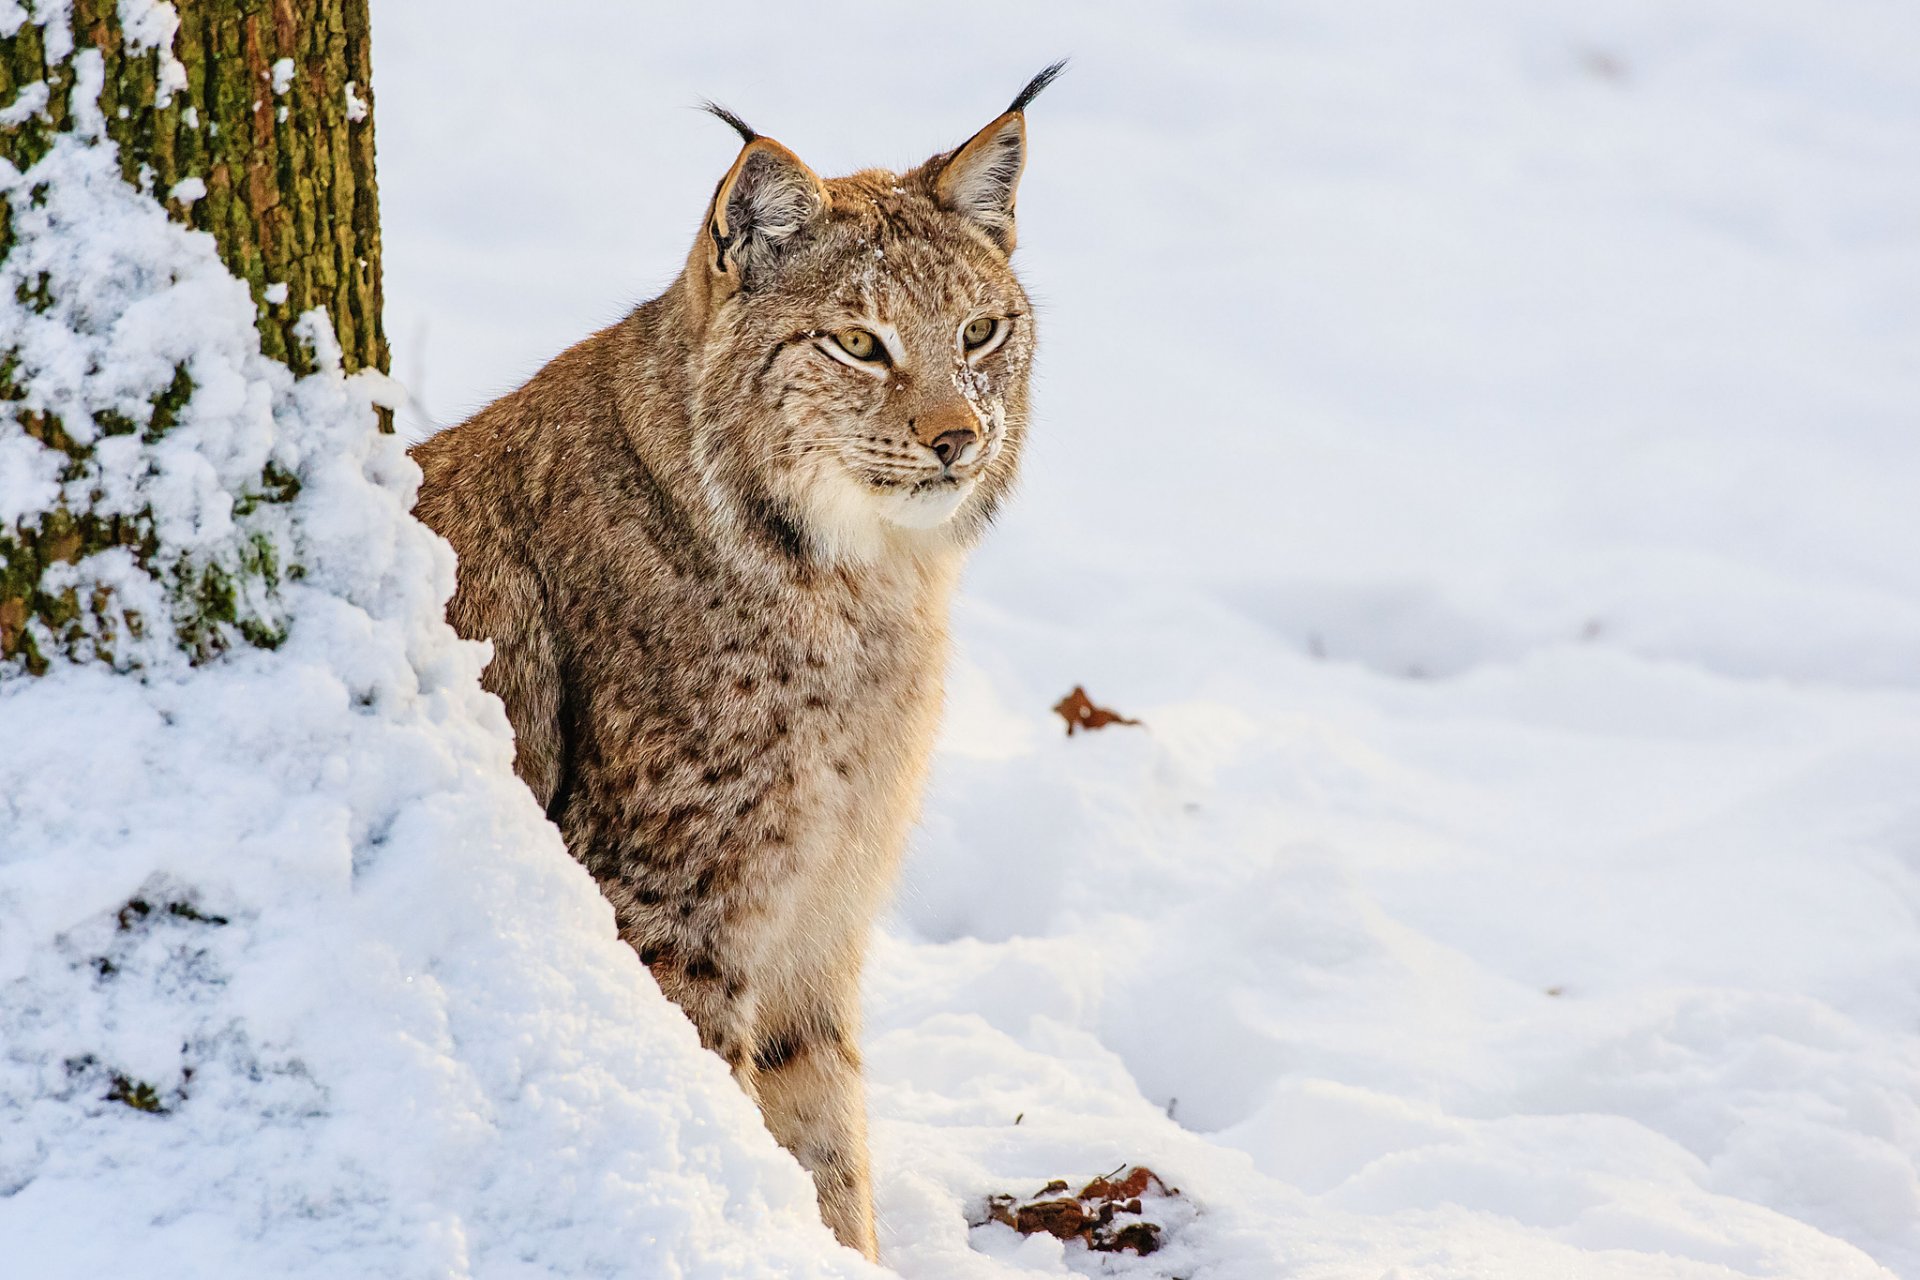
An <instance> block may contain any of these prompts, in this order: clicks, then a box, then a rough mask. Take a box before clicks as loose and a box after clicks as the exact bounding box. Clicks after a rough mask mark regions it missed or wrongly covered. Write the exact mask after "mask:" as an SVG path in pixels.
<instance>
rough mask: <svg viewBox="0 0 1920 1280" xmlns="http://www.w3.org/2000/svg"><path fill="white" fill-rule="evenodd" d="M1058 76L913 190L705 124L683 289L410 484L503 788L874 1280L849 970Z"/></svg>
mask: <svg viewBox="0 0 1920 1280" xmlns="http://www.w3.org/2000/svg"><path fill="white" fill-rule="evenodd" d="M1059 71H1060V65H1059V64H1056V65H1055V66H1052V67H1049V68H1047V69H1046V70H1045V71H1043V72H1041V73H1040V74H1039V75H1038V76H1036V77H1035V78H1034V79H1033V81H1032V82H1031V83H1029V84H1028V85H1027V87H1026V88H1025V89H1024V90H1022V91H1021V93H1020V95H1019V96H1018V97H1017V98H1015V99H1014V101H1013V104H1012V105H1011V106H1010V107H1009V108H1008V109H1007V111H1006V112H1005V113H1004V114H1002V115H1001V116H999V117H998V118H997V119H995V120H994V121H993V122H992V123H991V124H989V125H987V127H986V128H984V129H982V130H981V131H980V132H979V133H978V134H976V135H974V137H973V138H972V139H971V140H969V141H968V142H967V143H966V144H965V145H963V146H961V147H959V148H958V149H956V150H954V151H950V152H945V153H942V154H940V155H936V156H934V157H933V158H932V159H931V160H928V161H927V162H926V163H925V164H922V165H920V166H919V167H918V168H915V169H912V170H910V171H908V172H906V173H902V174H895V173H890V172H887V171H885V170H880V169H869V170H866V171H864V172H861V173H856V174H853V175H851V176H850V177H845V178H835V179H830V180H822V179H821V178H819V177H818V176H816V175H815V174H814V172H813V171H812V170H811V169H809V168H808V167H807V166H806V165H805V164H804V163H802V162H801V160H800V159H799V157H798V156H796V155H795V154H794V153H793V152H791V151H789V150H788V149H787V148H786V147H784V146H782V145H780V144H779V143H777V142H775V141H773V140H772V139H770V138H765V137H762V136H760V135H759V134H757V133H755V132H754V131H753V130H752V129H751V128H749V127H748V126H747V125H746V124H744V123H743V122H741V121H740V120H739V119H738V118H737V117H735V116H733V115H732V114H731V113H729V112H727V111H725V110H724V109H722V108H719V107H711V106H710V109H711V110H712V111H713V112H714V113H715V114H716V115H719V116H720V117H721V118H722V119H724V120H726V121H727V122H728V123H729V124H730V125H732V126H733V127H734V128H735V129H736V130H737V131H738V132H739V134H740V136H741V138H742V140H743V146H742V148H741V151H740V153H739V156H738V158H737V159H735V161H734V162H733V165H732V166H731V167H730V168H729V169H728V170H727V172H726V174H725V176H724V177H722V178H721V180H720V183H719V186H718V187H717V188H716V190H715V192H714V195H713V198H712V200H711V201H710V202H709V204H708V206H707V214H706V218H705V220H704V221H703V222H702V223H701V226H700V230H699V233H698V235H697V236H696V237H695V242H694V245H693V248H692V251H691V252H690V253H689V255H688V257H687V261H686V267H685V269H684V270H683V271H682V273H681V274H680V276H679V277H678V278H677V279H676V280H675V281H674V282H673V284H672V285H671V286H670V287H668V289H667V290H666V292H664V293H663V294H661V295H660V296H659V297H658V298H655V299H654V300H653V301H651V302H648V303H646V304H644V305H642V306H641V307H639V308H638V309H636V310H635V311H634V312H633V313H632V314H630V315H628V316H627V317H626V318H625V319H624V320H622V321H620V322H619V323H617V324H615V325H613V326H611V327H609V328H607V329H604V330H602V331H601V332H599V333H597V334H594V335H593V336H591V337H589V338H587V339H586V340H584V341H582V342H581V343H579V344H578V345H576V346H574V347H573V348H571V349H570V350H568V351H566V352H564V353H562V354H561V355H560V356H558V357H557V358H555V359H554V360H553V362H552V363H550V364H548V365H547V366H546V367H545V368H544V369H542V370H541V371H540V372H539V373H538V374H536V375H535V376H534V377H533V379H532V380H531V381H529V382H528V383H527V384H526V385H525V386H524V387H522V388H520V389H519V390H518V391H515V392H513V393H512V394H510V395H507V396H505V397H503V398H502V399H500V400H497V401H495V402H494V403H493V404H491V405H489V406H488V407H487V408H485V409H484V410H482V411H481V412H480V413H478V414H477V415H475V416H474V417H473V418H471V419H469V420H468V421H466V422H464V423H462V424H460V425H459V426H457V427H453V428H451V429H450V430H447V431H445V432H443V433H441V434H439V435H437V436H435V437H433V438H432V439H431V440H429V441H427V442H426V443H424V444H422V445H420V446H418V447H417V448H416V449H415V451H414V456H415V458H416V459H417V460H418V461H419V463H420V466H421V468H422V469H423V470H424V472H425V482H424V485H423V488H422V491H421V497H420V503H419V513H420V515H421V517H422V518H423V519H424V520H425V521H426V522H427V523H428V524H429V525H431V526H432V527H433V528H435V529H436V530H438V531H439V532H440V533H441V534H442V535H444V536H445V537H446V538H447V539H448V541H450V542H451V543H452V544H453V546H454V549H455V551H456V552H457V553H458V555H459V587H458V590H457V591H456V593H455V595H454V597H453V600H452V603H451V604H450V605H449V606H448V616H449V618H450V620H451V622H452V623H453V625H454V627H455V628H456V629H457V630H458V631H460V632H461V633H462V634H463V635H467V636H471V637H481V638H485V639H488V640H491V641H492V642H493V659H492V662H491V664H490V665H489V666H488V668H487V672H486V677H485V683H486V685H487V687H488V688H489V689H491V690H492V691H493V692H494V693H496V694H498V695H499V697H500V698H501V700H502V702H504V703H505V705H506V710H507V715H508V718H509V719H510V720H511V722H512V724H513V729H514V733H515V735H516V748H515V752H516V754H515V760H514V766H515V769H516V770H517V771H518V773H519V774H520V776H521V778H523V779H524V780H525V781H526V783H527V785H528V786H529V787H530V788H531V789H532V790H533V793H534V795H535V796H536V797H538V798H539V800H540V801H541V803H543V804H544V805H545V806H546V809H547V813H548V815H549V816H550V817H551V818H552V820H553V821H554V823H555V824H557V825H558V827H559V829H560V831H561V833H562V834H563V835H564V836H565V838H566V842H567V847H568V848H569V850H571V851H572V853H573V856H574V857H576V858H577V859H579V860H580V862H582V863H583V864H584V865H585V866H586V868H587V869H588V870H589V871H590V872H592V873H593V875H594V876H595V878H596V879H597V880H598V881H599V884H600V887H601V889H602V890H603V891H604V892H605V894H606V896H607V898H608V899H609V900H610V901H611V902H612V904H613V908H614V914H615V918H616V921H617V923H618V927H619V930H620V936H621V937H622V938H624V939H625V940H626V941H627V942H628V943H630V944H631V945H632V946H633V947H634V949H635V950H636V951H638V952H639V954H640V958H641V960H642V961H643V962H645V964H646V965H647V967H648V968H649V969H650V970H651V972H652V973H653V976H654V978H655V979H656V980H657V981H658V982H659V984H660V988H661V990H662V991H664V992H665V993H666V994H667V995H668V996H669V997H670V998H672V999H673V1000H674V1001H676V1002H677V1003H678V1004H679V1005H680V1007H681V1008H682V1009H684V1010H685V1011H686V1013H687V1015H688V1016H689V1017H690V1018H691V1019H692V1021H693V1023H694V1025H695V1027H697V1028H698V1030H699V1033H700V1038H701V1042H702V1043H703V1044H704V1045H706V1047H707V1048H709V1049H711V1050H712V1051H713V1052H714V1053H717V1054H719V1055H720V1056H721V1057H722V1058H724V1059H725V1060H726V1062H727V1063H728V1064H729V1066H730V1067H731V1069H732V1071H733V1074H734V1076H735V1078H736V1079H737V1080H738V1081H739V1083H740V1086H741V1088H743V1089H744V1090H745V1091H746V1093H747V1094H748V1095H749V1096H750V1097H752V1098H753V1099H754V1100H755V1101H756V1102H757V1103H758V1105H759V1107H760V1110H761V1114H762V1115H763V1116H764V1118H765V1120H766V1124H767V1128H768V1129H769V1130H770V1131H771V1132H772V1134H773V1136H774V1137H775V1138H776V1139H777V1140H778V1141H779V1142H780V1143H781V1144H782V1145H783V1146H785V1147H786V1148H787V1149H788V1150H790V1151H791V1152H792V1153H793V1154H794V1156H795V1157H796V1158H797V1159H798V1160H799V1162H800V1163H801V1165H802V1166H804V1167H805V1168H806V1169H807V1170H809V1171H810V1172H811V1174H812V1176H813V1179H814V1185H815V1188H816V1190H817V1194H818V1197H819V1201H820V1209H821V1214H822V1217H823V1218H824V1219H825V1221H826V1223H827V1225H828V1226H829V1227H831V1228H832V1229H833V1231H834V1233H835V1234H836V1235H837V1236H838V1237H839V1239H840V1240H841V1241H842V1242H844V1243H845V1244H848V1245H850V1246H852V1247H854V1248H856V1249H858V1250H860V1251H861V1252H862V1253H864V1254H866V1255H867V1256H868V1257H869V1258H871V1257H874V1256H875V1250H876V1242H875V1235H874V1222H873V1206H872V1194H871V1189H870V1184H869V1177H868V1161H867V1141H866V1115H865V1098H864V1094H863V1089H862V1083H861V1079H860V1056H859V1052H858V1049H857V1047H856V1045H857V1039H858V1024H859V975H860V967H861V963H862V960H863V953H864V949H865V943H866V938H867V934H868V932H869V930H870V928H871V926H872V922H873V919H874V916H875V914H876V912H877V911H878V909H879V907H880V905H881V903H882V900H883V898H884V897H885V895H886V894H887V893H888V892H889V889H890V886H891V882H892V879H893V876H894V873H895V869H896V865H897V863H898V860H899V858H900V855H901V850H902V847H903V845H904V843H905V839H906V835H907V831H908V828H909V826H910V825H911V823H912V822H913V820H914V818H915V816H916V811H917V809H918V806H919V797H920V789H921V784H922V781H923V778H924V775H925V773H926V769H927V764H928V757H929V755H930V753H931V749H932V742H933V737H934V731H935V727H936V721H937V719H938V715H939V711H940V702H941V678H942V671H943V667H944V663H945V654H946V646H947V636H946V627H947V624H946V618H947V610H948V599H949V597H950V596H951V594H952V592H953V588H954V583H955V579H956V577H957V575H958V573H959V570H960V567H961V561H962V558H963V556H964V554H965V552H966V550H967V549H968V548H969V547H970V546H971V545H972V544H973V543H974V542H975V540H976V539H978V538H979V537H980V535H981V533H982V531H983V530H984V529H985V528H986V527H987V525H988V523H989V522H990V521H991V520H992V519H993V516H994V512H995V510H996V509H997V508H998V507H999V506H1000V505H1001V503H1002V502H1003V501H1004V500H1005V499H1006V497H1007V495H1008V492H1009V490H1010V488H1011V486H1012V484H1013V480H1014V472H1015V469H1016V466H1017V464H1018V462H1019V459H1020V451H1021V445H1022V441H1023V440H1024V438H1025V435H1026V431H1027V383H1028V372H1029V369H1030V367H1031V365H1032V361H1033V353H1034V321H1033V314H1032V308H1031V306H1030V304H1029V303H1028V300H1027V296H1026V294H1025V293H1024V291H1023V290H1022V289H1021V287H1020V283H1019V281H1018V280H1017V279H1016V278H1015V276H1014V273H1013V271H1012V269H1011V267H1010V265H1009V257H1010V255H1011V254H1012V252H1013V248H1014V222H1015V220H1014V199H1015V194H1016V189H1017V187H1018V184H1019V180H1020V175H1021V172H1022V170H1023V168H1024V166H1025V162H1026V125H1025V114H1024V113H1025V110H1026V107H1027V105H1028V103H1029V102H1031V101H1032V100H1033V98H1034V96H1035V95H1036V94H1038V93H1039V92H1040V91H1041V90H1042V89H1043V88H1045V87H1046V86H1047V84H1048V83H1050V82H1051V81H1052V79H1053V78H1054V76H1055V75H1057V74H1058V73H1059Z"/></svg>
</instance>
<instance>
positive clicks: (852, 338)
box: [833, 329, 886, 360]
mask: <svg viewBox="0 0 1920 1280" xmlns="http://www.w3.org/2000/svg"><path fill="white" fill-rule="evenodd" d="M833 340H834V342H835V343H836V344H838V346H839V348H840V349H841V350H842V351H844V352H846V353H847V354H848V355H850V356H852V357H853V358H854V359H855V360H884V359H886V348H885V347H882V346H881V345H880V339H878V338H876V337H874V336H873V334H872V333H871V332H870V331H868V330H866V329H842V330H841V331H840V332H838V333H836V334H834V335H833Z"/></svg>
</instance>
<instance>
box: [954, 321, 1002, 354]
mask: <svg viewBox="0 0 1920 1280" xmlns="http://www.w3.org/2000/svg"><path fill="white" fill-rule="evenodd" d="M998 332H1000V321H998V320H996V319H994V318H993V317H992V316H980V317H978V318H977V319H973V320H969V321H968V322H967V327H966V328H964V329H962V330H961V331H960V341H961V342H963V343H964V344H966V348H967V350H969V351H978V350H979V349H980V348H981V347H984V346H986V345H987V343H988V342H990V341H992V340H993V336H994V335H995V334H996V333H998Z"/></svg>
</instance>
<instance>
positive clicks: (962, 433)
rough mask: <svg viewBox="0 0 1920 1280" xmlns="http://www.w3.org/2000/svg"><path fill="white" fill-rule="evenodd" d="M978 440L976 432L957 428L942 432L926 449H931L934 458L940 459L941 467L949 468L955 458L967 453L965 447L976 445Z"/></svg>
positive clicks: (978, 436) (965, 428)
mask: <svg viewBox="0 0 1920 1280" xmlns="http://www.w3.org/2000/svg"><path fill="white" fill-rule="evenodd" d="M979 439H980V433H979V432H978V431H974V430H972V429H970V428H968V427H959V428H957V429H955V430H953V431H942V432H941V433H940V434H939V435H937V436H935V437H934V438H933V443H932V444H930V445H928V446H927V447H928V448H929V449H932V450H933V453H934V456H935V457H937V458H939V459H940V465H941V466H943V467H950V466H952V465H953V460H954V459H955V458H958V457H959V456H960V455H961V454H963V453H965V452H966V451H967V446H969V445H972V444H975V443H977V442H978V441H979Z"/></svg>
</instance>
